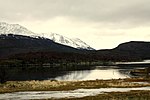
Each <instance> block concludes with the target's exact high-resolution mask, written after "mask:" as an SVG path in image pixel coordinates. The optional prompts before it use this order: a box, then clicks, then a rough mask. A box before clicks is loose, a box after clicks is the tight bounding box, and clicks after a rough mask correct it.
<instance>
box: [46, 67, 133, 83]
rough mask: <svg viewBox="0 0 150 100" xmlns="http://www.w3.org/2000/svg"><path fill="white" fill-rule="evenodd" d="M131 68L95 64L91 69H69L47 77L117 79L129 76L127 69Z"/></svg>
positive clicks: (56, 78) (62, 78) (58, 78)
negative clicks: (58, 74) (62, 73)
mask: <svg viewBox="0 0 150 100" xmlns="http://www.w3.org/2000/svg"><path fill="white" fill-rule="evenodd" d="M130 70H131V69H120V68H117V67H116V66H111V67H108V66H107V67H106V66H96V67H95V69H92V70H82V71H69V72H67V73H66V74H64V75H61V76H57V77H55V78H49V79H54V80H67V81H68V80H69V81H72V80H96V79H103V80H106V79H119V78H129V77H130V74H129V71H130Z"/></svg>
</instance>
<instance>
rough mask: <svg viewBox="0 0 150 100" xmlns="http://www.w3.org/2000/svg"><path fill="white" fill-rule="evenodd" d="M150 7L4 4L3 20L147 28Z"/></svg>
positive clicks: (88, 2)
mask: <svg viewBox="0 0 150 100" xmlns="http://www.w3.org/2000/svg"><path fill="white" fill-rule="evenodd" d="M149 4H150V1H149V0H0V12H1V13H0V20H2V19H6V20H26V18H28V17H31V18H33V19H35V20H47V19H50V18H53V17H57V16H69V17H74V18H77V19H79V20H84V21H94V22H106V23H123V22H127V23H130V24H133V25H135V24H139V25H140V24H142V25H145V24H146V23H149V22H150V20H149V18H150V13H149V12H150V6H149Z"/></svg>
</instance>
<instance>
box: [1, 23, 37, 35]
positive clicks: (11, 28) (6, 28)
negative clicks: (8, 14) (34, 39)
mask: <svg viewBox="0 0 150 100" xmlns="http://www.w3.org/2000/svg"><path fill="white" fill-rule="evenodd" d="M0 34H17V35H27V36H36V34H35V33H34V32H32V31H29V30H28V29H26V28H25V27H23V26H21V25H19V24H7V23H5V22H1V23H0Z"/></svg>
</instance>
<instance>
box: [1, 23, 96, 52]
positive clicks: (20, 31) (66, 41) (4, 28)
mask: <svg viewBox="0 0 150 100" xmlns="http://www.w3.org/2000/svg"><path fill="white" fill-rule="evenodd" d="M0 34H15V35H24V36H30V37H44V38H48V39H51V40H53V41H54V42H56V43H60V44H63V45H67V46H71V47H74V48H78V49H87V50H94V49H93V48H91V47H90V46H89V45H87V44H86V43H85V42H83V41H82V40H80V39H78V38H76V39H70V38H67V37H65V36H62V35H59V34H56V33H41V34H39V33H34V32H32V31H30V30H28V29H27V28H25V27H23V26H21V25H19V24H8V23H5V22H0Z"/></svg>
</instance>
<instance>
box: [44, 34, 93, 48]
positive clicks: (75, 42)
mask: <svg viewBox="0 0 150 100" xmlns="http://www.w3.org/2000/svg"><path fill="white" fill-rule="evenodd" d="M44 36H45V35H44ZM46 37H47V38H49V39H51V40H53V41H54V42H57V43H60V44H63V45H67V46H71V47H74V48H78V49H87V50H94V49H93V48H92V47H90V46H89V45H87V44H86V43H85V42H83V41H82V40H80V39H78V38H75V39H70V38H67V37H65V36H62V35H60V34H57V33H50V34H47V35H46Z"/></svg>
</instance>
